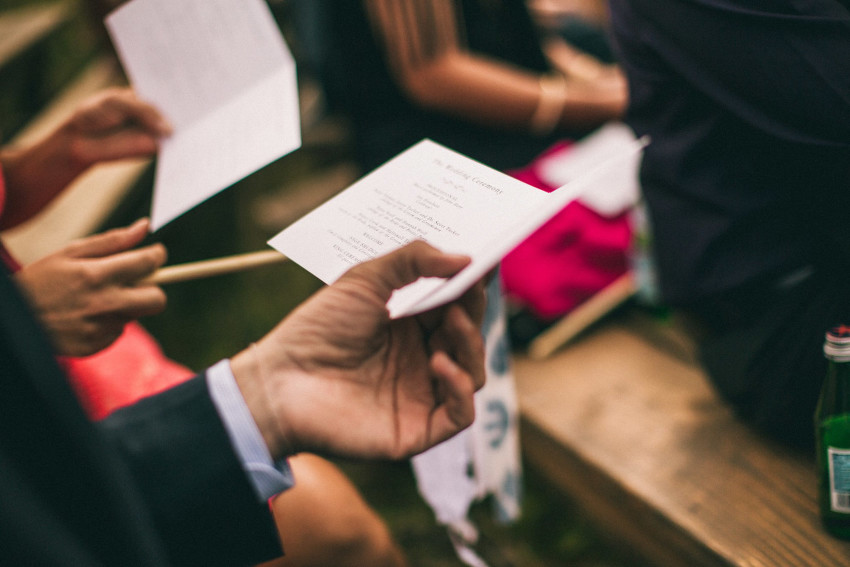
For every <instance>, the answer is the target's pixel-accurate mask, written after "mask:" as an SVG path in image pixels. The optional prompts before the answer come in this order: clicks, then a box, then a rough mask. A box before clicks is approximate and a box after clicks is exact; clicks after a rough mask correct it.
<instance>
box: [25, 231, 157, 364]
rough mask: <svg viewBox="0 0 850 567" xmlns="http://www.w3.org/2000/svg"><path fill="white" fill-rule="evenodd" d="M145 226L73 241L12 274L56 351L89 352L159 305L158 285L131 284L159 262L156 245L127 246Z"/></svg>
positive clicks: (139, 236)
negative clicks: (133, 248) (135, 248)
mask: <svg viewBox="0 0 850 567" xmlns="http://www.w3.org/2000/svg"><path fill="white" fill-rule="evenodd" d="M148 227H149V223H148V221H147V220H146V219H142V220H139V221H137V222H135V223H134V224H132V225H130V226H129V227H125V228H118V229H114V230H110V231H107V232H104V233H102V234H97V235H94V236H89V237H87V238H83V239H80V240H77V241H75V242H72V243H71V244H69V245H68V246H66V247H65V248H63V249H62V250H59V251H58V252H55V253H53V254H51V255H49V256H46V257H45V258H42V259H41V260H38V261H36V262H33V263H32V264H29V265H27V266H24V267H23V268H22V269H21V270H20V271H19V272H17V273H16V274H15V276H14V277H15V279H16V280H17V282H18V284H19V285H20V287H21V289H22V290H23V292H24V294H25V295H26V296H27V297H28V299H29V300H30V303H31V304H32V306H33V308H34V310H35V312H36V314H37V315H38V317H39V319H40V320H41V322H42V324H43V325H44V327H45V328H46V329H47V332H48V335H49V336H50V338H51V339H52V341H53V344H54V346H55V348H56V350H57V352H58V353H59V354H62V355H65V356H88V355H91V354H94V353H96V352H98V351H99V350H101V349H104V348H106V347H107V346H109V345H110V344H112V342H113V341H114V340H115V339H117V338H118V337H119V336H120V335H121V332H122V331H123V329H124V325H125V324H126V323H127V322H129V321H131V320H134V319H137V318H139V317H143V316H146V315H153V314H155V313H159V312H160V311H162V310H163V309H164V308H165V293H164V292H163V291H162V290H161V289H160V288H159V287H157V286H155V285H144V286H136V285H135V283H136V282H137V281H138V280H140V279H142V278H144V277H146V276H148V275H150V274H151V273H152V272H153V271H154V270H156V269H157V268H158V267H160V266H161V265H162V264H163V263H164V262H165V256H166V255H165V248H164V247H163V246H162V245H161V244H153V245H151V246H146V247H144V248H140V249H137V250H131V248H132V247H134V246H136V245H137V244H139V243H140V242H141V241H142V239H144V237H145V235H146V234H147V233H148Z"/></svg>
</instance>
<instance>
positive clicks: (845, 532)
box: [815, 325, 850, 539]
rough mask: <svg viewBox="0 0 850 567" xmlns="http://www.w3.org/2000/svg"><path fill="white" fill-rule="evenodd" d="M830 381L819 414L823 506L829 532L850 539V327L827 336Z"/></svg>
mask: <svg viewBox="0 0 850 567" xmlns="http://www.w3.org/2000/svg"><path fill="white" fill-rule="evenodd" d="M823 352H824V355H825V356H826V359H827V372H826V379H825V380H824V383H823V389H822V391H821V396H820V400H819V402H818V406H817V410H816V412H815V435H816V441H817V467H818V472H819V475H820V478H819V486H818V490H819V496H818V498H819V504H820V514H821V520H822V521H823V525H824V527H825V528H826V530H827V531H828V532H829V533H831V534H832V535H834V536H836V537H839V538H841V539H850V326H847V325H839V326H836V327H833V328H832V329H830V330H829V331H828V332H827V333H826V342H825V343H824V346H823Z"/></svg>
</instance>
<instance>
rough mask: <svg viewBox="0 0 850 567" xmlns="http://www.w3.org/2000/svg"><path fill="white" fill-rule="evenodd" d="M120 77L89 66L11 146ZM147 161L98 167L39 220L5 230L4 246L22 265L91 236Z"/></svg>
mask: <svg viewBox="0 0 850 567" xmlns="http://www.w3.org/2000/svg"><path fill="white" fill-rule="evenodd" d="M120 77H121V76H120V74H119V73H118V72H117V70H116V67H115V63H114V61H113V60H112V59H111V58H108V57H106V58H102V59H99V60H97V61H95V62H94V63H93V64H91V65H90V66H89V67H88V68H87V69H86V70H85V72H84V73H82V74H81V75H80V77H79V79H78V80H77V81H75V82H74V83H73V84H72V85H71V86H69V87H68V89H66V90H65V91H64V92H63V93H62V95H61V96H60V97H58V98H57V99H56V100H55V102H54V103H53V104H52V105H51V106H50V107H48V108H47V109H45V111H44V112H43V113H42V114H41V115H39V117H38V118H37V119H36V120H34V121H33V122H32V123H31V124H29V125H28V127H27V128H26V129H25V130H24V131H22V132H21V133H20V134H19V135H18V136H17V137H16V138H15V139H14V140H12V142H11V143H13V144H24V145H25V144H28V143H31V142H32V141H34V140H37V139H39V138H41V137H42V136H44V135H45V134H46V133H48V132H50V131H51V130H52V129H53V128H55V127H56V126H57V125H58V124H59V123H60V122H61V121H62V120H64V119H65V118H66V117H67V116H68V115H69V114H70V113H71V112H73V110H74V109H75V108H76V107H77V105H78V104H80V103H81V102H82V101H83V100H85V99H86V98H87V97H88V96H90V95H92V94H93V93H96V92H98V91H100V90H102V89H104V88H106V87H108V86H111V85H115V84H119V82H120V81H121V78H120ZM149 164H150V159H132V160H123V161H119V162H113V163H107V164H100V165H97V166H95V167H93V168H91V169H90V170H89V171H87V172H86V173H84V174H83V175H81V176H80V177H79V178H77V180H75V181H74V183H72V184H71V185H70V186H69V187H68V189H66V190H65V191H64V192H63V193H62V194H61V195H60V196H59V197H57V198H56V199H54V200H53V202H52V203H50V205H48V206H47V207H46V208H45V209H44V210H43V211H42V212H41V213H40V214H39V215H37V216H36V217H34V218H33V219H31V220H30V221H28V222H27V223H25V224H23V225H20V226H18V227H15V228H14V229H11V230H8V231H5V232H4V233H3V234H2V238H3V241H4V243H5V244H6V246H7V247H8V248H9V249H10V250H11V251H12V253H13V254H14V255H15V256H16V257H17V258H18V259H19V260H20V261H22V262H24V263H27V262H31V261H33V260H36V259H38V258H41V257H42V256H44V255H45V254H48V253H50V252H53V251H54V250H57V249H58V248H60V247H61V246H63V245H65V244H66V243H68V242H70V241H71V240H73V239H75V238H79V237H81V236H85V235H87V234H91V233H92V232H93V231H94V230H96V229H97V228H98V227H99V226H100V225H101V223H102V222H103V221H104V220H105V219H106V217H107V216H108V215H109V213H110V212H111V211H112V210H114V208H115V207H116V206H117V205H118V203H119V202H120V201H121V199H122V198H123V197H124V196H125V195H126V193H127V191H129V190H130V188H131V187H132V186H133V184H134V183H135V182H136V181H137V180H138V178H139V177H140V176H141V174H142V173H143V172H144V171H145V170H146V169H147V167H148V166H149Z"/></svg>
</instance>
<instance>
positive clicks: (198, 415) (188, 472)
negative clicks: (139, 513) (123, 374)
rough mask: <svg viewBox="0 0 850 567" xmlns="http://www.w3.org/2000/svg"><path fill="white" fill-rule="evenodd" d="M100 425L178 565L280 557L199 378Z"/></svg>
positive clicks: (263, 507)
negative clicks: (138, 489)
mask: <svg viewBox="0 0 850 567" xmlns="http://www.w3.org/2000/svg"><path fill="white" fill-rule="evenodd" d="M101 427H102V428H103V430H104V431H105V432H106V434H107V436H108V437H109V438H110V439H111V440H112V441H113V442H114V443H115V445H116V446H117V447H118V451H119V453H120V454H121V455H122V457H123V460H124V461H125V462H126V463H127V465H128V467H129V468H130V470H131V474H132V476H133V477H134V478H135V480H136V482H137V484H138V486H139V488H140V490H141V492H142V496H143V498H144V499H145V501H146V502H147V503H148V504H149V506H150V508H151V510H152V515H153V518H154V522H155V524H156V527H157V530H158V531H159V532H160V534H161V536H162V539H163V540H164V541H165V544H166V547H167V550H168V553H169V554H170V555H171V558H172V560H173V561H174V562H175V563H176V564H178V565H205V566H208V565H226V566H228V567H232V566H234V565H245V564H250V563H258V562H261V561H265V560H268V559H271V558H273V557H277V556H280V555H281V547H280V541H279V537H278V532H277V529H276V527H275V524H274V519H273V517H272V514H271V511H270V509H269V506H268V504H267V503H264V502H260V501H259V500H258V498H257V495H256V493H255V492H254V490H253V487H252V486H251V484H250V480H249V479H248V477H247V476H246V475H245V473H244V471H243V469H242V466H241V463H240V462H239V460H238V457H237V456H236V454H235V453H234V450H233V448H232V446H231V444H230V440H229V438H228V436H227V432H226V430H225V428H224V425H223V424H222V422H221V419H220V418H219V415H218V413H217V411H216V408H215V406H214V405H213V401H212V399H211V397H210V394H209V391H208V389H207V384H206V377H205V376H203V375H200V376H196V377H195V378H193V379H191V380H189V381H188V382H186V383H183V384H181V385H179V386H177V387H175V388H172V389H170V390H168V391H166V392H163V393H161V394H158V395H155V396H151V397H149V398H145V399H143V400H141V401H139V402H138V403H136V404H134V405H133V406H130V407H128V408H125V409H122V410H119V411H117V412H115V413H113V414H112V415H110V416H109V417H107V418H106V419H105V420H104V421H102V422H101Z"/></svg>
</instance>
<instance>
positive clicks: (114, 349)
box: [59, 322, 194, 419]
mask: <svg viewBox="0 0 850 567" xmlns="http://www.w3.org/2000/svg"><path fill="white" fill-rule="evenodd" d="M59 362H60V364H61V365H62V366H63V367H64V368H65V371H66V372H67V374H68V378H69V380H70V382H71V387H72V388H73V389H74V391H75V392H76V393H77V395H78V396H79V398H80V402H81V403H82V405H83V407H84V408H85V409H86V412H87V413H88V414H89V416H90V417H91V418H92V419H100V418H102V417H105V416H106V415H107V414H109V413H111V412H112V411H114V410H116V409H118V408H120V407H123V406H126V405H129V404H132V403H133V402H135V401H137V400H139V399H140V398H143V397H145V396H150V395H152V394H155V393H157V392H161V391H163V390H166V389H168V388H170V387H171V386H174V385H176V384H179V383H180V382H183V381H185V380H187V379H188V378H190V377H191V376H193V375H194V372H192V371H191V370H189V369H188V368H186V367H185V366H183V365H181V364H178V363H176V362H174V361H173V360H171V359H170V358H168V357H167V356H165V354H164V353H163V352H162V349H161V348H160V346H159V344H158V343H157V342H156V340H155V339H154V338H153V337H152V336H151V335H150V333H148V332H147V331H146V330H145V329H144V328H143V327H142V326H141V325H140V324H138V323H136V322H131V323H128V324H127V325H126V326H125V327H124V333H123V334H122V335H121V336H120V337H119V338H118V340H116V341H115V342H114V343H112V344H111V345H110V346H108V347H107V348H105V349H103V350H102V351H100V352H98V353H96V354H94V355H92V356H87V357H84V358H65V357H63V358H60V359H59Z"/></svg>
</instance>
